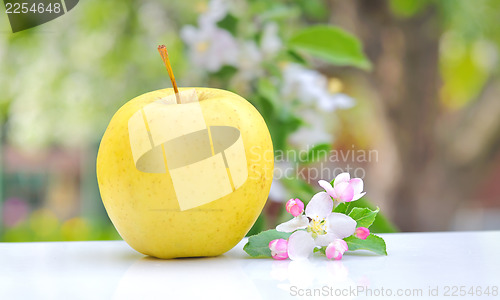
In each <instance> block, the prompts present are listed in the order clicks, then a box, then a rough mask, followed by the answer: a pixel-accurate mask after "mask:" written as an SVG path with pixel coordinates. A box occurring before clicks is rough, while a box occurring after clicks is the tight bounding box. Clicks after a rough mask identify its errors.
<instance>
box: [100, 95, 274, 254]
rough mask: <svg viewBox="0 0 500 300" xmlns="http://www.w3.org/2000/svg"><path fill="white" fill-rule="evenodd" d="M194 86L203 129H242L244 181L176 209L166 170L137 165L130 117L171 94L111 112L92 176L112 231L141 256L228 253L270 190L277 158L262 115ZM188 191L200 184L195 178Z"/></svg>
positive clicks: (135, 101) (242, 101)
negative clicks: (224, 192) (158, 171)
mask: <svg viewBox="0 0 500 300" xmlns="http://www.w3.org/2000/svg"><path fill="white" fill-rule="evenodd" d="M187 89H188V88H184V89H180V91H181V92H182V91H183V90H187ZM195 89H196V91H197V94H198V97H199V103H200V105H201V108H202V111H203V116H204V118H205V122H206V124H207V125H208V126H232V127H235V128H238V129H239V130H240V133H241V138H242V140H243V144H244V147H245V155H246V161H247V167H248V178H247V180H246V181H245V183H244V184H243V185H242V186H240V187H239V188H238V189H236V190H235V191H233V192H232V193H230V194H228V195H226V196H223V197H221V198H219V199H217V200H215V201H213V202H210V203H207V204H204V205H202V206H199V207H196V208H193V209H189V210H185V211H180V209H179V204H178V201H177V198H176V194H175V191H174V187H173V183H172V179H171V176H170V174H169V172H168V171H167V172H166V173H163V174H155V173H145V172H141V171H139V170H138V169H137V168H136V166H135V164H134V161H133V158H132V150H131V146H130V139H129V132H128V121H129V119H130V117H131V116H132V115H133V114H134V113H135V112H137V111H138V110H140V109H141V108H143V107H144V106H145V105H147V104H149V103H151V102H154V101H157V100H158V99H161V98H164V97H166V96H169V95H172V94H173V93H174V91H173V89H162V90H157V91H153V92H149V93H146V94H143V95H141V96H138V97H136V98H134V99H132V100H130V101H129V102H127V103H126V104H125V105H123V106H122V107H121V108H120V109H119V110H118V111H117V112H116V114H115V115H114V116H113V118H112V119H111V122H110V123H109V126H108V128H107V129H106V132H105V133H104V136H103V138H102V141H101V144H100V147H99V152H98V155H97V180H98V184H99V190H100V193H101V198H102V201H103V203H104V206H105V208H106V211H107V213H108V215H109V218H110V219H111V221H112V222H113V224H114V226H115V227H116V229H117V231H118V232H119V234H120V235H121V236H122V238H123V239H124V240H125V241H126V242H127V243H128V244H129V245H130V246H131V247H132V248H134V249H135V250H137V251H138V252H140V253H143V254H145V255H150V256H154V257H158V258H175V257H197V256H216V255H220V254H222V253H224V252H227V251H228V250H230V249H231V248H233V247H234V246H235V245H236V244H237V243H238V242H239V241H240V240H241V239H242V238H243V237H244V236H245V234H246V233H247V232H248V231H249V230H250V228H251V227H252V225H253V224H254V222H255V221H256V219H257V217H258V216H259V214H260V212H261V211H262V209H263V207H264V204H265V202H266V200H267V197H268V194H269V189H270V187H271V182H272V176H273V164H274V157H273V146H272V141H271V136H270V134H269V130H268V128H267V126H266V124H265V122H264V120H263V118H262V116H261V115H260V114H259V112H258V111H257V110H256V109H255V108H254V107H253V106H252V105H251V104H250V103H249V102H248V101H246V100H245V99H244V98H242V97H240V96H239V95H237V94H234V93H231V92H228V91H225V90H220V89H211V88H195ZM180 105H182V104H180ZM192 188H193V189H196V188H197V183H196V182H193V184H192Z"/></svg>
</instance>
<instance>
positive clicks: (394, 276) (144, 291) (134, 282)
mask: <svg viewBox="0 0 500 300" xmlns="http://www.w3.org/2000/svg"><path fill="white" fill-rule="evenodd" d="M381 236H383V237H384V239H385V240H386V243H387V250H388V253H389V255H388V256H374V255H369V254H366V253H363V254H351V255H344V258H343V259H342V260H341V261H328V260H326V258H324V257H313V258H311V259H309V260H308V261H305V262H296V261H289V260H286V261H276V260H273V259H252V258H249V257H248V256H247V255H246V253H245V252H243V250H242V248H243V245H244V243H245V242H246V241H245V240H243V241H242V242H241V243H239V244H238V245H237V246H236V247H235V248H234V249H232V250H231V251H229V252H228V253H226V254H224V255H222V256H219V257H213V258H190V259H174V260H159V259H154V258H150V257H145V256H143V255H141V254H139V253H137V252H135V251H134V250H133V249H131V248H130V247H129V246H128V245H127V244H126V243H125V242H122V241H102V242H101V241H99V242H47V243H0V299H191V298H197V299H212V298H214V299H215V298H216V299H282V298H292V299H301V298H308V297H301V296H300V295H301V294H307V293H314V292H316V293H321V294H322V295H323V296H328V297H330V298H334V296H335V294H336V293H344V297H335V299H338V298H341V299H364V298H368V297H367V295H370V294H369V290H371V295H373V296H375V295H377V293H378V295H379V297H377V298H378V299H385V298H386V297H382V296H381V295H388V293H389V292H390V293H392V297H391V298H393V299H400V298H407V299H439V298H451V299H457V298H458V299H471V298H473V297H472V296H471V295H470V294H467V295H465V296H460V295H459V293H460V287H461V286H463V287H464V288H463V289H465V291H467V292H470V291H471V290H470V288H471V287H472V288H474V289H475V290H474V293H477V291H478V289H480V290H483V291H484V290H485V289H486V288H487V287H488V286H489V287H490V289H489V291H490V292H491V291H493V290H494V287H496V288H497V291H498V287H500V231H486V232H447V233H398V234H383V235H381ZM454 287H457V288H454ZM478 287H479V288H478ZM436 288H437V290H436ZM363 289H364V291H362V290H363ZM382 289H383V290H382ZM429 289H431V291H432V293H436V292H437V293H438V295H439V297H431V296H429ZM454 289H456V290H457V294H458V296H455V297H453V296H451V295H452V293H453V291H454ZM447 290H448V294H449V295H450V297H445V293H446V291H447ZM382 293H384V294H382ZM397 293H403V294H404V293H413V296H408V297H397ZM420 293H421V294H420ZM296 294H299V295H297V296H295V297H292V295H296ZM483 297H484V295H483ZM313 298H314V299H319V298H320V297H313ZM370 298H371V297H370ZM485 298H486V299H499V298H500V296H499V295H498V294H497V296H496V297H493V296H492V295H491V294H490V296H489V297H488V296H487V297H485Z"/></svg>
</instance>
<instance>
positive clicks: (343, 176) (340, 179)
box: [333, 172, 351, 188]
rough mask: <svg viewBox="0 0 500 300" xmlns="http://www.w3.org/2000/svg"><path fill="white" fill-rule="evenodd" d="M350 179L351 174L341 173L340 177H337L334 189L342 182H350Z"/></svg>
mask: <svg viewBox="0 0 500 300" xmlns="http://www.w3.org/2000/svg"><path fill="white" fill-rule="evenodd" d="M350 179H351V175H349V173H347V172H344V173H340V174H339V175H337V177H335V181H334V182H333V187H334V188H336V187H337V184H339V183H341V182H349V180H350Z"/></svg>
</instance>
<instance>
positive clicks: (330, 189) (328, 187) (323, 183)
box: [318, 180, 337, 198]
mask: <svg viewBox="0 0 500 300" xmlns="http://www.w3.org/2000/svg"><path fill="white" fill-rule="evenodd" d="M318 184H319V186H320V187H322V188H323V189H324V190H325V191H326V192H327V193H328V195H330V196H332V197H333V198H337V193H335V189H334V188H333V187H332V185H331V184H330V183H329V182H328V181H325V180H320V181H318Z"/></svg>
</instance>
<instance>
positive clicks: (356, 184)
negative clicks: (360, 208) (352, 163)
mask: <svg viewBox="0 0 500 300" xmlns="http://www.w3.org/2000/svg"><path fill="white" fill-rule="evenodd" d="M349 184H350V185H351V186H352V188H353V189H354V195H357V194H361V193H362V192H363V179H361V178H353V179H351V180H350V181H349Z"/></svg>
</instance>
